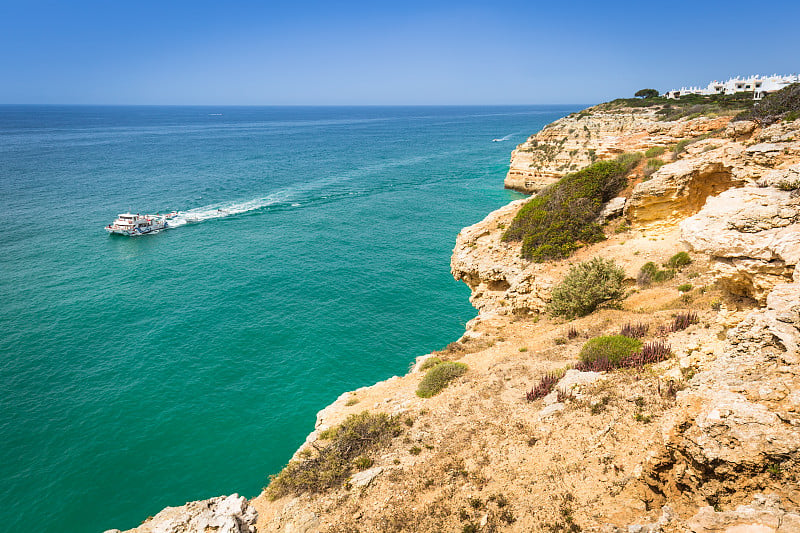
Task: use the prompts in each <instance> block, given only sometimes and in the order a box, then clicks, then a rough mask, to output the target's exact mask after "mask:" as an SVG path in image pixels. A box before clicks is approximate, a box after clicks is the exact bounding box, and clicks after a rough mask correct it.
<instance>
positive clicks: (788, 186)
mask: <svg viewBox="0 0 800 533" xmlns="http://www.w3.org/2000/svg"><path fill="white" fill-rule="evenodd" d="M777 187H778V189H780V190H781V191H794V190H796V189H800V180H781V181H780V182H778V185H777Z"/></svg>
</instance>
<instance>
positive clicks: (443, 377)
mask: <svg viewBox="0 0 800 533" xmlns="http://www.w3.org/2000/svg"><path fill="white" fill-rule="evenodd" d="M466 371H467V365H465V364H464V363H455V362H452V361H445V362H444V363H439V364H438V365H436V366H434V367H433V368H431V369H430V370H428V372H427V373H426V374H425V377H423V378H422V381H420V383H419V387H418V388H417V396H419V397H420V398H430V397H431V396H435V395H436V394H439V393H440V392H442V390H443V389H444V388H445V387H447V386H448V385H449V384H450V382H451V381H453V380H454V379H456V378H457V377H459V376H463V375H464V373H466Z"/></svg>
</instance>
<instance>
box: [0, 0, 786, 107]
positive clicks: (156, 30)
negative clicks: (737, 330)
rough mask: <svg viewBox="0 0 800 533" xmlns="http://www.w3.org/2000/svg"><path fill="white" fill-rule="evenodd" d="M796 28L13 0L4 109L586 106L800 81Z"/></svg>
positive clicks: (0, 44) (745, 16)
mask: <svg viewBox="0 0 800 533" xmlns="http://www.w3.org/2000/svg"><path fill="white" fill-rule="evenodd" d="M670 4H671V5H670ZM798 20H800V2H795V1H791V2H790V1H787V0H781V1H776V2H769V3H767V2H763V3H760V2H753V1H752V0H750V1H748V2H743V1H738V0H732V1H727V2H717V1H714V2H712V1H705V2H696V1H687V2H673V3H670V2H644V1H643V2H627V1H626V2H622V1H617V2H614V1H608V2H582V1H561V2H559V1H557V0H551V1H548V2H540V1H536V0H529V1H527V2H516V1H514V2H511V1H503V0H497V1H494V2H471V1H468V0H465V1H459V2H451V1H443V2H436V1H433V0H431V1H427V2H417V1H414V0H411V1H396V2H380V1H373V2H347V1H343V2H335V1H327V2H316V1H313V0H310V1H304V2H284V1H277V2H276V1H261V2H256V1H239V2H237V1H229V2H223V1H221V0H220V1H206V0H194V1H191V2H187V1H182V0H181V1H172V2H170V1H169V0H162V1H160V2H153V1H150V0H140V1H138V2H128V1H125V0H121V1H113V0H103V1H99V0H98V1H87V0H74V1H71V2H70V1H60V2H59V1H42V0H0V103H51V104H53V103H75V104H232V105H237V104H258V105H294V104H334V105H340V104H341V105H350V104H370V105H372V104H376V105H380V104H547V103H553V104H555V103H587V104H588V103H594V102H600V101H604V100H608V99H611V98H616V97H619V96H630V95H632V93H633V92H635V91H636V90H637V89H640V88H643V87H653V88H656V89H659V90H661V91H664V90H667V89H669V88H673V87H676V86H680V85H684V84H687V85H688V84H701V83H702V84H705V83H707V82H708V81H710V80H711V79H713V78H717V79H719V78H726V77H728V76H731V75H735V74H750V73H762V74H767V73H773V72H779V73H793V72H796V71H798V70H800V39H798V30H797V21H798Z"/></svg>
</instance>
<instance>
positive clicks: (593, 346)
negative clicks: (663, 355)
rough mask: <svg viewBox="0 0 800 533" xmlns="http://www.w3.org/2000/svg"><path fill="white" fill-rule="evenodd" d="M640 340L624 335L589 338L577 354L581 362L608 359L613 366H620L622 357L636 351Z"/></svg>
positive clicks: (640, 345)
mask: <svg viewBox="0 0 800 533" xmlns="http://www.w3.org/2000/svg"><path fill="white" fill-rule="evenodd" d="M641 347H642V341H640V340H637V339H632V338H630V337H626V336H624V335H604V336H602V337H595V338H594V339H589V340H588V341H586V344H584V345H583V348H581V352H580V354H579V355H578V357H579V358H580V360H581V362H583V363H587V364H588V363H593V362H595V361H599V360H601V359H606V360H608V362H609V363H611V365H613V366H615V367H616V366H620V363H621V362H622V360H623V359H625V358H626V357H628V356H629V355H631V354H632V353H634V352H636V351H638V350H639V349H640V348H641Z"/></svg>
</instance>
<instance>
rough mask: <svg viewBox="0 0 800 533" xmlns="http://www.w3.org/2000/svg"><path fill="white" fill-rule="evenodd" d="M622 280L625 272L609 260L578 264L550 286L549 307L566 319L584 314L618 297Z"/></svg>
mask: <svg viewBox="0 0 800 533" xmlns="http://www.w3.org/2000/svg"><path fill="white" fill-rule="evenodd" d="M624 279H625V272H624V271H623V270H622V269H621V268H620V267H618V266H617V265H616V263H614V261H613V260H611V259H608V260H606V259H603V258H601V257H595V258H594V259H591V260H589V261H584V262H583V263H578V264H577V265H575V266H574V267H572V268H571V269H570V270H569V273H568V274H567V275H566V276H565V277H564V280H563V281H562V282H561V283H560V284H558V285H557V286H556V287H555V288H554V289H553V292H552V294H551V301H550V304H549V310H550V312H551V313H552V314H553V315H556V316H563V317H566V318H574V317H576V316H584V315H588V314H589V313H591V312H592V311H594V310H595V309H597V306H598V305H600V304H601V303H603V302H612V301H616V300H619V299H620V298H622V296H623V294H624V290H623V288H622V282H623V280H624Z"/></svg>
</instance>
